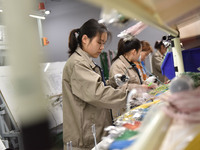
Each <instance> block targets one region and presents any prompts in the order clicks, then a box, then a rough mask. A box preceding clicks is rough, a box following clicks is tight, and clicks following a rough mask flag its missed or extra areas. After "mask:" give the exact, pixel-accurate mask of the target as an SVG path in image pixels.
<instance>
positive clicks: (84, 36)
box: [82, 34, 89, 44]
mask: <svg viewBox="0 0 200 150" xmlns="http://www.w3.org/2000/svg"><path fill="white" fill-rule="evenodd" d="M88 41H89V38H88V36H87V35H85V34H84V35H83V36H82V43H83V44H87V43H88Z"/></svg>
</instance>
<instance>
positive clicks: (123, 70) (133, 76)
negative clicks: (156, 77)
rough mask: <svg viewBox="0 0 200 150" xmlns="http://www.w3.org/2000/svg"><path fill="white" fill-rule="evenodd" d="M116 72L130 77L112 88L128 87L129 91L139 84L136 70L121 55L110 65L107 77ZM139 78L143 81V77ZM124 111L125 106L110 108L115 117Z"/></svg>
mask: <svg viewBox="0 0 200 150" xmlns="http://www.w3.org/2000/svg"><path fill="white" fill-rule="evenodd" d="M116 74H121V75H126V76H128V77H129V78H130V79H129V81H128V82H126V83H125V84H123V85H122V86H119V87H118V86H114V88H116V89H121V90H125V89H128V90H129V91H131V90H132V89H134V88H136V87H139V86H138V85H141V82H140V78H139V76H138V74H137V72H136V70H135V69H134V68H133V67H132V66H131V65H130V63H129V62H128V61H127V60H126V59H125V58H124V56H123V55H120V56H119V58H118V59H116V60H115V61H114V63H113V64H112V65H111V67H110V72H109V78H113V77H114V76H115V75H116ZM140 76H141V75H140ZM141 80H142V82H143V79H141ZM124 111H125V107H124V108H123V109H120V108H117V109H112V113H113V117H114V118H116V117H117V116H119V115H121V114H122V113H124Z"/></svg>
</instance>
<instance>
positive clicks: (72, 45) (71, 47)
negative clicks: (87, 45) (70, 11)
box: [68, 29, 80, 57]
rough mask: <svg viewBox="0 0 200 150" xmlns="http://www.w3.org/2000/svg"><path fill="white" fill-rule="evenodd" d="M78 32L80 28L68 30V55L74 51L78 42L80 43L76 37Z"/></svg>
mask: <svg viewBox="0 0 200 150" xmlns="http://www.w3.org/2000/svg"><path fill="white" fill-rule="evenodd" d="M79 32H80V29H74V30H72V31H71V32H70V35H69V43H68V46H69V51H68V53H69V57H70V56H71V55H72V54H73V53H74V52H75V51H76V49H77V47H78V44H80V41H79V39H78V38H77V37H76V33H77V34H79Z"/></svg>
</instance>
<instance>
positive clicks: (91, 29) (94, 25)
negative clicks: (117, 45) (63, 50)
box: [68, 19, 111, 57]
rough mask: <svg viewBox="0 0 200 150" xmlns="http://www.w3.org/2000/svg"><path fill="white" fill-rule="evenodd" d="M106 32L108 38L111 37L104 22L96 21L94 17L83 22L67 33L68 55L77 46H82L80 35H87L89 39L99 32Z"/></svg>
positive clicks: (100, 33)
mask: <svg viewBox="0 0 200 150" xmlns="http://www.w3.org/2000/svg"><path fill="white" fill-rule="evenodd" d="M105 32H106V33H107V35H108V38H109V37H111V33H110V32H109V31H108V30H107V28H106V26H105V25H104V24H101V23H98V21H97V20H95V19H90V20H88V21H87V22H85V23H84V24H83V25H82V26H81V27H80V28H79V29H74V30H72V31H71V33H70V35H69V43H68V46H69V52H68V53H69V57H70V56H71V55H72V54H73V53H74V52H75V51H76V49H77V47H78V46H80V48H82V37H83V35H87V37H88V38H89V39H90V41H91V40H92V39H93V38H94V37H95V36H96V35H97V33H99V35H100V36H101V35H102V33H105ZM76 34H77V35H76Z"/></svg>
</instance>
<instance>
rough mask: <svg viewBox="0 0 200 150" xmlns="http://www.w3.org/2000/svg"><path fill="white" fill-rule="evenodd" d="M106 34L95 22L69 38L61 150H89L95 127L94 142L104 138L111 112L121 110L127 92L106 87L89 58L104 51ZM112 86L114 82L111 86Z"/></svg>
mask: <svg viewBox="0 0 200 150" xmlns="http://www.w3.org/2000/svg"><path fill="white" fill-rule="evenodd" d="M109 36H110V33H109V31H108V30H107V28H106V27H105V26H104V25H103V24H100V23H98V22H97V21H96V20H94V19H90V20H88V21H87V22H85V23H84V24H83V25H82V26H81V27H80V28H79V29H74V30H72V31H71V33H70V36H69V56H70V57H69V59H68V60H67V62H66V64H65V66H64V70H63V79H62V90H63V141H64V148H65V149H66V148H67V143H69V142H70V141H71V142H70V143H72V148H73V150H91V149H92V148H93V147H94V143H95V142H94V138H93V133H92V128H91V126H92V125H93V124H95V127H96V141H97V143H98V142H100V141H101V138H102V137H103V136H105V135H106V132H105V131H104V128H105V127H107V126H109V125H112V117H111V112H110V109H113V108H117V107H124V106H125V103H126V97H127V91H126V90H119V89H114V88H113V87H111V86H107V85H105V82H104V80H103V78H102V77H103V76H102V72H101V70H100V67H98V66H97V65H96V64H95V63H94V62H93V61H92V58H97V57H98V56H99V55H100V53H101V51H102V50H103V49H104V44H105V43H106V41H107V37H109ZM113 83H114V82H113Z"/></svg>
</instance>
